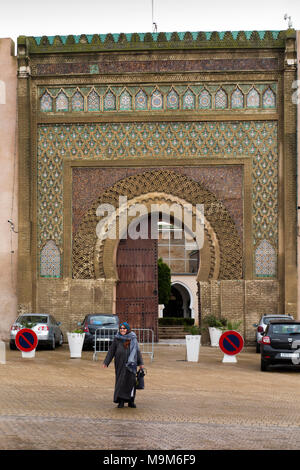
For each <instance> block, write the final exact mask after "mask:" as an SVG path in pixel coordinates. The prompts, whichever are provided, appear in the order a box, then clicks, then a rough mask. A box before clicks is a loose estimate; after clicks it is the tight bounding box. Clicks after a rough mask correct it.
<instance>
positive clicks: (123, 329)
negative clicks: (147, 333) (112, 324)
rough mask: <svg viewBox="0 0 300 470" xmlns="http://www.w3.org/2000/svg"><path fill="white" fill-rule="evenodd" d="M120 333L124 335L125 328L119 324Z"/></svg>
mask: <svg viewBox="0 0 300 470" xmlns="http://www.w3.org/2000/svg"><path fill="white" fill-rule="evenodd" d="M120 333H121V335H126V333H127V329H126V328H125V326H124V325H121V326H120Z"/></svg>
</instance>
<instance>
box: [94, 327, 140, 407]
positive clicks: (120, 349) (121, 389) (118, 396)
mask: <svg viewBox="0 0 300 470" xmlns="http://www.w3.org/2000/svg"><path fill="white" fill-rule="evenodd" d="M113 358H114V359H115V361H114V362H115V372H116V382H115V391H114V403H118V408H123V407H124V403H128V406H129V407H130V408H136V405H135V403H134V399H135V393H136V372H137V368H138V367H140V368H143V367H144V364H143V358H142V355H141V352H140V349H139V345H138V341H137V337H136V334H135V333H134V332H133V331H131V328H130V326H129V324H128V323H127V322H123V323H120V326H119V332H118V333H117V334H116V336H115V338H114V340H113V342H112V344H111V346H110V348H109V350H108V353H107V355H106V358H105V359H104V361H103V367H104V368H106V367H108V366H109V364H110V363H111V361H112V359H113Z"/></svg>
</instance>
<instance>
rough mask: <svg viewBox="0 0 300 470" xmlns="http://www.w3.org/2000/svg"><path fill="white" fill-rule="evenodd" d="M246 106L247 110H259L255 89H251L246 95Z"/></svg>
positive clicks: (257, 94)
mask: <svg viewBox="0 0 300 470" xmlns="http://www.w3.org/2000/svg"><path fill="white" fill-rule="evenodd" d="M246 106H247V108H259V106H260V95H259V93H258V91H257V89H256V88H255V87H252V88H251V90H250V91H249V93H248V94H247V99H246Z"/></svg>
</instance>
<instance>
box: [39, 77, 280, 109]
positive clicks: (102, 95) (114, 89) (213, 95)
mask: <svg viewBox="0 0 300 470" xmlns="http://www.w3.org/2000/svg"><path fill="white" fill-rule="evenodd" d="M276 95H277V83H276V82H271V83H254V84H253V83H236V84H221V83H220V84H215V83H214V84H211V83H207V84H203V83H202V84H196V85H195V84H181V85H159V86H158V85H144V86H142V85H139V86H138V85H135V86H124V85H120V86H114V85H111V86H85V87H74V86H73V87H71V86H70V87H68V86H65V87H48V88H45V87H41V88H39V90H38V96H39V109H40V111H41V112H42V113H53V112H62V113H105V112H111V111H112V112H139V111H172V112H174V111H198V112H201V113H202V112H207V111H219V110H226V109H229V110H230V111H234V110H236V111H243V110H250V109H258V110H261V109H264V110H274V109H276V107H277V96H276Z"/></svg>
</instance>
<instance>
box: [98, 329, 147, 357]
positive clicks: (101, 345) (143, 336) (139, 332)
mask: <svg viewBox="0 0 300 470" xmlns="http://www.w3.org/2000/svg"><path fill="white" fill-rule="evenodd" d="M132 331H134V332H135V334H136V337H137V340H138V343H139V347H140V351H141V353H142V356H145V355H146V354H147V355H149V356H150V359H151V362H152V361H153V358H154V331H153V330H150V329H148V328H133V329H132ZM115 334H116V332H114V334H113V333H112V330H111V329H109V328H97V330H96V331H95V339H94V354H93V360H94V361H97V360H98V354H99V353H102V352H107V351H108V349H109V346H110V345H111V343H112V342H113V339H114V336H115Z"/></svg>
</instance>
